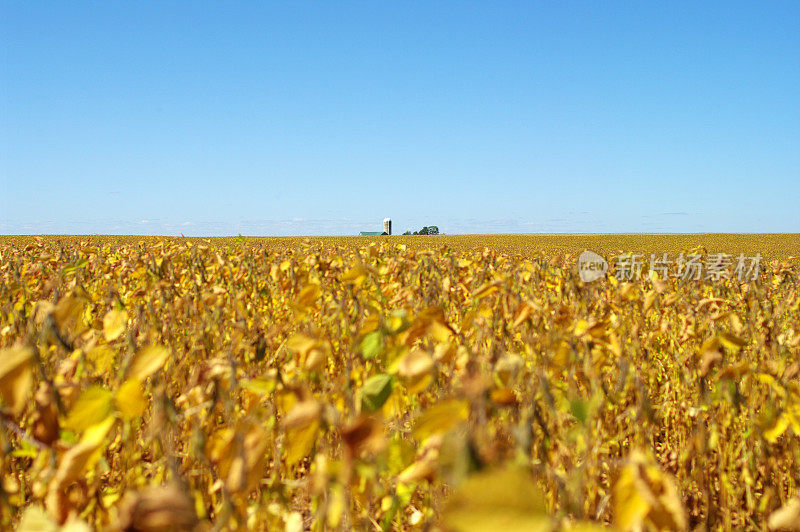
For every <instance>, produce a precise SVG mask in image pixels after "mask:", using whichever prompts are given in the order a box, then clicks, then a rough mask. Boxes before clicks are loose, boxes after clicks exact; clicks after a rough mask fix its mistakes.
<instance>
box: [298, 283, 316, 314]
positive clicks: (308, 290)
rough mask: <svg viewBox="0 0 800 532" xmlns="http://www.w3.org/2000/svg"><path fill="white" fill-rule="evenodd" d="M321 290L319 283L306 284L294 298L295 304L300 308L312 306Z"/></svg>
mask: <svg viewBox="0 0 800 532" xmlns="http://www.w3.org/2000/svg"><path fill="white" fill-rule="evenodd" d="M321 293H322V290H321V289H320V287H319V285H318V284H316V283H311V284H307V285H306V286H304V287H303V289H302V290H300V293H299V294H297V298H295V301H294V302H295V305H297V306H298V307H299V308H301V309H308V308H311V307H313V306H314V303H316V302H317V299H319V296H320V294H321Z"/></svg>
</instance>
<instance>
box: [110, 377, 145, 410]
mask: <svg viewBox="0 0 800 532" xmlns="http://www.w3.org/2000/svg"><path fill="white" fill-rule="evenodd" d="M116 401H117V410H119V413H120V415H121V416H122V419H124V420H126V421H127V420H131V419H134V418H137V417H139V416H141V415H142V414H143V413H144V411H145V409H146V408H147V399H146V398H145V396H144V388H143V387H142V381H140V380H139V379H137V378H136V377H131V378H130V379H128V380H126V381H125V382H124V383H122V386H120V387H119V389H118V390H117V394H116Z"/></svg>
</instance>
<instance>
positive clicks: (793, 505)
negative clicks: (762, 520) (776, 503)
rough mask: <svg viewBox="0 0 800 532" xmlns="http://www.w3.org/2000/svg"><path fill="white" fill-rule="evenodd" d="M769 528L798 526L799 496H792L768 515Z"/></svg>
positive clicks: (794, 528)
mask: <svg viewBox="0 0 800 532" xmlns="http://www.w3.org/2000/svg"><path fill="white" fill-rule="evenodd" d="M767 526H768V527H769V529H770V530H797V529H798V528H800V498H799V497H794V498H792V499H790V500H789V501H788V502H787V503H786V504H784V505H783V506H781V507H780V508H778V509H777V510H775V511H774V512H772V513H771V514H770V515H769V520H768V521H767Z"/></svg>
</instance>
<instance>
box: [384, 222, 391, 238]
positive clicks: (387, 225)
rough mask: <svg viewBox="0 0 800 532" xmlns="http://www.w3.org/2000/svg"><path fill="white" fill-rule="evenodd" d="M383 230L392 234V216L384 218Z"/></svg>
mask: <svg viewBox="0 0 800 532" xmlns="http://www.w3.org/2000/svg"><path fill="white" fill-rule="evenodd" d="M383 232H384V233H386V234H387V235H391V234H392V219H391V218H384V219H383Z"/></svg>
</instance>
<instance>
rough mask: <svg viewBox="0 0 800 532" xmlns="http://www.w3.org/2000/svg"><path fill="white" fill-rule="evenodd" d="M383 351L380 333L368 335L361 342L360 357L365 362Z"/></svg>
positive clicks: (375, 332)
mask: <svg viewBox="0 0 800 532" xmlns="http://www.w3.org/2000/svg"><path fill="white" fill-rule="evenodd" d="M382 351H383V335H382V334H381V332H380V331H374V332H371V333H369V334H368V335H366V336H365V337H364V339H363V340H361V355H362V356H363V357H364V359H365V360H369V359H371V358H375V357H376V356H378V355H380V354H381V352H382Z"/></svg>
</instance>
